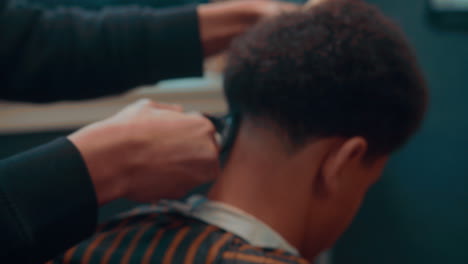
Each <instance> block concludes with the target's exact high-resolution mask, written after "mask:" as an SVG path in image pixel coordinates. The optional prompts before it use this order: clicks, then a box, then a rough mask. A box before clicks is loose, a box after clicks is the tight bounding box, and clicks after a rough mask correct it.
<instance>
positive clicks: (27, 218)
mask: <svg viewBox="0 0 468 264" xmlns="http://www.w3.org/2000/svg"><path fill="white" fill-rule="evenodd" d="M96 221H97V200H96V195H95V192H94V187H93V185H92V182H91V179H90V177H89V175H88V171H87V169H86V166H85V164H84V161H83V160H82V158H81V156H80V154H79V152H78V150H77V149H76V148H75V147H74V145H73V144H72V143H71V142H70V141H68V140H67V139H65V138H62V139H58V140H56V141H53V142H51V143H49V144H47V145H44V146H41V147H39V148H36V149H33V150H30V151H27V152H24V153H22V154H19V155H16V156H13V157H11V158H8V159H5V160H1V161H0V262H1V263H41V262H43V261H46V260H48V259H50V258H52V257H53V256H55V255H56V254H59V253H61V252H62V251H63V250H65V249H67V248H69V247H71V246H72V245H74V244H75V243H77V242H79V241H80V240H82V239H84V238H86V237H87V236H89V235H90V234H92V232H93V231H94V230H95V226H96Z"/></svg>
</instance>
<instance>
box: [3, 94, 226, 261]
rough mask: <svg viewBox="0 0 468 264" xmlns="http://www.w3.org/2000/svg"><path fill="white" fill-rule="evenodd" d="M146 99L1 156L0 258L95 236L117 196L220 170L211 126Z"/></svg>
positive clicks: (168, 190)
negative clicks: (100, 213)
mask: <svg viewBox="0 0 468 264" xmlns="http://www.w3.org/2000/svg"><path fill="white" fill-rule="evenodd" d="M180 111H181V108H180V107H178V106H171V105H169V106H168V105H161V104H156V103H154V102H151V101H147V100H142V101H139V102H137V103H135V104H133V105H130V106H129V107H127V108H126V109H124V110H123V111H121V112H120V113H118V114H117V115H115V116H113V117H111V118H109V119H107V120H104V121H101V122H98V123H95V124H92V125H90V126H87V127H85V128H83V129H81V130H79V131H77V132H75V133H74V134H72V135H70V136H69V137H68V138H61V139H58V140H56V141H53V142H51V143H49V144H47V145H44V146H41V147H39V148H36V149H33V150H30V151H27V152H25V153H22V154H19V155H17V156H14V157H11V158H8V159H5V160H1V161H0V260H1V261H0V262H2V263H41V262H44V261H46V260H48V259H50V258H52V257H53V256H55V255H56V254H59V253H61V252H62V251H64V250H65V249H67V248H69V247H71V246H72V245H74V244H75V243H77V242H79V241H80V240H82V239H85V238H86V237H87V236H89V235H90V234H91V233H92V232H93V231H94V229H95V226H96V219H97V217H96V215H97V208H98V206H99V205H102V204H105V203H107V202H109V201H112V200H115V199H117V198H128V199H132V200H136V201H143V202H149V201H155V200H158V199H160V198H162V197H164V198H177V197H181V196H182V195H183V194H184V193H185V192H187V191H188V190H190V189H191V188H193V187H195V186H197V185H199V184H202V183H204V182H206V181H209V180H212V179H213V178H214V177H215V176H216V175H217V173H218V161H217V156H218V155H217V146H216V143H215V142H214V140H213V132H214V131H213V126H212V125H211V123H210V122H209V121H208V120H207V119H205V118H203V117H201V116H198V115H192V114H184V113H181V112H180Z"/></svg>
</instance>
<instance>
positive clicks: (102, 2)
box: [23, 0, 209, 9]
mask: <svg viewBox="0 0 468 264" xmlns="http://www.w3.org/2000/svg"><path fill="white" fill-rule="evenodd" d="M23 1H26V2H27V3H30V4H34V5H38V6H42V7H47V8H51V7H65V6H68V7H71V6H75V7H81V8H86V9H100V8H103V7H109V6H129V5H136V6H147V7H155V8H163V7H171V6H181V5H187V4H192V3H207V2H209V1H208V0H23Z"/></svg>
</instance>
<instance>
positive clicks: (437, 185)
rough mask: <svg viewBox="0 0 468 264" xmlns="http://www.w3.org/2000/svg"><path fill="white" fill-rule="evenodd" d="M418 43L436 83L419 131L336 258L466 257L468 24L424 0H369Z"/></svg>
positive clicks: (368, 263) (381, 261) (430, 260)
mask: <svg viewBox="0 0 468 264" xmlns="http://www.w3.org/2000/svg"><path fill="white" fill-rule="evenodd" d="M369 2H371V3H375V4H376V5H377V6H379V7H380V8H381V9H382V10H383V12H384V13H386V14H387V15H389V16H391V17H392V18H394V19H395V20H396V21H397V22H398V23H399V24H400V25H401V26H402V28H403V29H404V31H405V32H406V34H407V36H408V38H409V41H410V42H411V43H412V44H413V45H414V47H415V49H416V53H417V55H418V57H419V60H420V63H421V65H422V67H423V69H424V71H425V73H426V76H427V80H428V83H429V86H430V90H431V106H430V110H429V113H428V116H427V120H426V122H425V124H424V127H423V128H422V130H421V131H420V133H419V134H418V135H417V136H416V137H415V138H414V139H413V140H412V141H411V142H410V143H409V145H407V146H406V147H405V148H404V149H403V150H401V151H400V152H399V153H397V154H396V155H395V156H394V157H393V159H392V160H391V162H390V164H389V166H388V169H387V171H386V173H385V175H384V177H383V179H382V180H381V182H379V183H378V184H377V186H375V187H374V188H373V189H372V190H371V191H370V193H369V195H368V197H367V199H366V201H365V203H364V206H363V208H362V209H361V211H360V213H359V215H358V217H357V218H356V219H355V221H354V223H353V225H352V226H351V228H350V229H349V230H348V232H347V233H346V234H345V235H344V237H343V238H342V239H341V240H340V241H339V243H338V245H337V246H336V248H335V250H334V260H335V261H334V263H336V264H344V263H346V264H354V263H356V264H357V263H359V264H390V263H392V264H394V263H398V264H410V263H411V264H414V263H424V264H436V263H437V264H441V263H443V264H445V263H450V264H457V263H460V264H466V263H468V103H467V100H468V31H466V32H465V33H464V32H444V31H440V30H438V29H434V28H433V27H432V26H431V25H429V23H428V22H427V20H426V19H425V2H424V1H423V0H369Z"/></svg>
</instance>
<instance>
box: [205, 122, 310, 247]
mask: <svg viewBox="0 0 468 264" xmlns="http://www.w3.org/2000/svg"><path fill="white" fill-rule="evenodd" d="M280 138H281V136H279V135H278V134H277V132H274V130H273V129H270V128H269V127H268V125H266V124H262V123H261V122H260V123H259V122H252V121H251V120H250V121H249V120H247V121H244V122H243V124H242V127H241V129H240V131H239V134H238V136H237V139H236V143H235V144H234V147H233V149H232V151H231V154H230V157H229V162H228V163H227V164H226V167H225V168H224V170H223V173H222V175H221V177H220V178H219V179H218V180H217V182H216V183H215V184H214V186H213V188H212V189H211V191H210V193H209V198H210V199H212V200H216V201H220V202H224V203H227V204H229V205H232V206H235V207H237V208H239V209H242V210H244V211H246V212H247V213H249V214H251V215H253V216H255V217H256V218H258V219H260V220H261V221H263V222H265V223H266V224H268V225H269V226H270V227H272V228H273V229H274V230H275V231H277V232H278V233H279V234H281V235H282V236H283V237H284V238H285V239H286V240H287V241H288V242H289V243H290V244H292V245H293V246H295V247H296V248H298V249H299V250H300V249H301V247H302V243H303V240H304V233H305V232H304V231H305V230H304V228H305V226H306V223H305V221H306V219H307V213H308V210H307V209H308V208H307V206H308V204H307V201H308V200H309V199H308V198H309V197H307V194H308V193H309V191H308V190H309V188H310V185H309V183H308V182H304V177H302V176H300V175H301V173H300V170H301V166H300V164H294V162H295V161H293V160H291V159H290V155H288V153H287V152H286V151H285V150H284V149H285V148H284V142H281V140H280ZM296 163H297V162H296ZM302 175H303V173H302Z"/></svg>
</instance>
